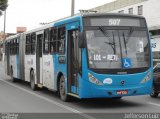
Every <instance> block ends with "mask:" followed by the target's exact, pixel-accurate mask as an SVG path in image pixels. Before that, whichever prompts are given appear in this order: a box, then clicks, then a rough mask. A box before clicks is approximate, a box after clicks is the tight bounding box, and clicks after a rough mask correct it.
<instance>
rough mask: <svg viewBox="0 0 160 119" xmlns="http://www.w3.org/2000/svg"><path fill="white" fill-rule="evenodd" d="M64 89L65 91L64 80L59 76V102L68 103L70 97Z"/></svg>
mask: <svg viewBox="0 0 160 119" xmlns="http://www.w3.org/2000/svg"><path fill="white" fill-rule="evenodd" d="M65 89H66V87H65V79H64V76H61V77H60V81H59V95H60V98H61V100H63V101H65V102H69V101H70V100H71V97H70V96H69V95H67V94H66V90H65Z"/></svg>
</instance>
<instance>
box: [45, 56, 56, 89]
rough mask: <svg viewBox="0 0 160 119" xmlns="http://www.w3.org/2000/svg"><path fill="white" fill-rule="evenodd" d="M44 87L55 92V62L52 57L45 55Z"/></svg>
mask: <svg viewBox="0 0 160 119" xmlns="http://www.w3.org/2000/svg"><path fill="white" fill-rule="evenodd" d="M43 86H45V87H47V88H49V89H52V90H54V60H53V56H52V55H43Z"/></svg>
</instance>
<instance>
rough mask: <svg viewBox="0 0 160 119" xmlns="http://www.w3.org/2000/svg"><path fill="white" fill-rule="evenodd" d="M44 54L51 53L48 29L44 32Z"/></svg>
mask: <svg viewBox="0 0 160 119" xmlns="http://www.w3.org/2000/svg"><path fill="white" fill-rule="evenodd" d="M43 53H44V54H48V53H49V30H48V29H46V30H45V31H44V40H43Z"/></svg>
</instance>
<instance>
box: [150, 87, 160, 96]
mask: <svg viewBox="0 0 160 119" xmlns="http://www.w3.org/2000/svg"><path fill="white" fill-rule="evenodd" d="M150 96H151V97H152V98H156V97H158V93H157V91H156V88H155V86H154V85H153V86H152V92H151V94H150Z"/></svg>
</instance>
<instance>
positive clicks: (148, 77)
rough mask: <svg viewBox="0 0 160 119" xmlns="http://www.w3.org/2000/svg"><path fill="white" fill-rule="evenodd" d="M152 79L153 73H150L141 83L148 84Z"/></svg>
mask: <svg viewBox="0 0 160 119" xmlns="http://www.w3.org/2000/svg"><path fill="white" fill-rule="evenodd" d="M150 79H151V72H149V73H148V74H147V75H146V77H145V78H144V79H143V80H142V81H141V83H146V82H147V81H149V80H150Z"/></svg>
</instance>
